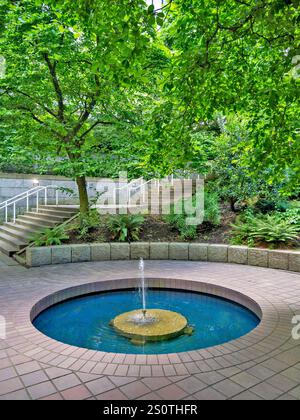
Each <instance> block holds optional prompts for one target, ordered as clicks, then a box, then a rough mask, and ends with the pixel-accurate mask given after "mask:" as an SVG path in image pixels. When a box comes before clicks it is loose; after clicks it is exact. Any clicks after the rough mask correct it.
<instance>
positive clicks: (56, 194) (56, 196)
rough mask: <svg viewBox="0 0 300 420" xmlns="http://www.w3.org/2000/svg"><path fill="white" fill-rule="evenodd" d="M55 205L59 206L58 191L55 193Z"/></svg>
mask: <svg viewBox="0 0 300 420" xmlns="http://www.w3.org/2000/svg"><path fill="white" fill-rule="evenodd" d="M55 205H56V206H58V190H56V191H55Z"/></svg>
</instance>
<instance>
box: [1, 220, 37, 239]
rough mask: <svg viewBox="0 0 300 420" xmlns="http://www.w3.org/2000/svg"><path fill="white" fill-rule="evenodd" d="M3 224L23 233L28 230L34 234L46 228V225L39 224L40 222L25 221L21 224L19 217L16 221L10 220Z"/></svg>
mask: <svg viewBox="0 0 300 420" xmlns="http://www.w3.org/2000/svg"><path fill="white" fill-rule="evenodd" d="M3 226H7V227H8V228H10V229H13V230H14V231H16V232H21V233H23V232H24V233H27V232H28V233H32V234H33V235H34V234H35V233H36V232H38V231H40V230H42V229H44V228H45V226H44V225H39V224H34V225H32V224H24V223H23V224H19V222H18V219H17V220H16V223H12V222H9V223H5V224H4V225H3Z"/></svg>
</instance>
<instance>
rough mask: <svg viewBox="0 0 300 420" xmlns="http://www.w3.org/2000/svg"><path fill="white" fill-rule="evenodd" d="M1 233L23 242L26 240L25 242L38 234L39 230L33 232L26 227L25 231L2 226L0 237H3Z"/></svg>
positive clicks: (0, 227)
mask: <svg viewBox="0 0 300 420" xmlns="http://www.w3.org/2000/svg"><path fill="white" fill-rule="evenodd" d="M1 233H4V234H6V235H10V236H12V237H13V238H16V239H18V240H20V241H23V240H24V239H25V240H28V239H31V238H32V237H33V236H34V235H35V234H36V233H37V230H32V229H30V230H29V229H26V228H24V227H23V229H16V228H15V227H14V225H13V227H11V226H7V225H2V226H0V236H1Z"/></svg>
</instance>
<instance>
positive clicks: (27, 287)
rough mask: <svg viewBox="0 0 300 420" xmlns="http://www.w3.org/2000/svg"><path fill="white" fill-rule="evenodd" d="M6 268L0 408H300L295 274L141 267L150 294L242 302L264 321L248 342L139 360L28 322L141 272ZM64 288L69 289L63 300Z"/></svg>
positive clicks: (168, 264)
mask: <svg viewBox="0 0 300 420" xmlns="http://www.w3.org/2000/svg"><path fill="white" fill-rule="evenodd" d="M10 264H12V263H11V262H10V260H8V259H5V258H0V315H2V316H4V317H5V318H6V321H7V339H6V340H1V339H0V399H16V400H18V399H65V400H68V399H104V400H116V399H117V400H122V399H125V400H126V399H149V400H168V399H186V400H189V399H190V400H195V399H200V400H201V399H250V400H251V399H254V400H255V399H288V400H293V399H298V400H299V399H300V340H293V339H292V336H291V330H292V327H293V325H292V318H293V316H294V315H295V314H298V315H300V276H299V274H297V273H290V272H285V271H279V270H271V269H264V268H256V267H250V266H240V265H230V264H218V263H203V262H187V261H186V262H184V261H146V276H147V277H148V278H151V279H152V282H153V285H155V284H156V283H155V282H157V285H159V286H160V287H166V286H168V287H169V286H170V287H181V288H182V287H186V288H187V289H195V290H199V291H206V292H211V293H214V292H215V293H216V294H219V295H224V296H228V297H230V296H232V297H233V298H234V299H235V300H238V301H240V302H243V301H244V299H245V295H246V296H248V297H249V299H248V298H247V299H248V301H249V302H248V305H251V302H253V301H255V302H257V303H258V305H259V306H260V308H261V310H262V313H263V317H262V322H261V324H260V325H259V326H258V327H257V328H256V329H255V330H253V331H252V332H251V333H250V334H248V335H246V336H245V337H241V338H240V339H239V340H235V341H232V342H230V343H225V344H223V345H220V346H216V347H212V348H208V349H205V350H198V351H190V352H185V353H178V354H169V355H147V356H145V355H122V354H115V353H104V352H96V351H92V350H86V349H81V348H77V347H74V346H68V345H65V344H62V343H59V342H57V341H55V340H52V339H50V338H48V337H46V336H44V335H43V334H41V333H40V332H39V331H37V330H36V329H35V328H34V327H33V326H32V324H31V322H30V316H31V315H32V314H31V315H30V313H31V309H32V307H33V306H34V305H35V310H34V312H38V311H39V310H41V309H42V307H43V305H44V306H45V307H46V306H47V305H49V304H50V303H53V302H55V301H57V300H61V299H62V298H66V297H68V296H72V294H74V293H82V292H85V293H86V292H88V291H90V292H92V291H95V290H102V289H104V290H105V289H109V288H111V287H112V288H117V287H118V286H119V287H128V286H130V285H132V284H134V282H135V281H136V280H133V279H135V278H137V277H138V269H137V262H134V261H122V262H121V261H115V262H112V261H109V262H101V263H100V262H99V263H81V264H73V265H72V264H68V265H59V266H49V267H43V268H34V269H30V270H27V269H25V268H23V267H20V266H16V265H14V264H13V265H10ZM119 279H126V280H120V281H119ZM81 285H82V286H81ZM76 287H78V288H77V289H76ZM68 288H72V289H71V290H66V291H64V292H63V293H61V292H59V291H60V290H62V289H68ZM224 288H227V289H230V290H232V291H233V292H230V294H228V293H229V292H228V291H226V289H224ZM50 294H52V297H50V298H45V297H46V296H48V295H50ZM44 298H45V299H44ZM41 299H44V300H43V301H42V302H43V303H39V304H37V303H38V302H39V301H41ZM250 299H251V300H250ZM36 304H37V305H36ZM255 307H256V308H257V305H255V304H254V303H253V308H254V309H255ZM34 312H33V315H34Z"/></svg>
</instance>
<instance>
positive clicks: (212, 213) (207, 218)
mask: <svg viewBox="0 0 300 420" xmlns="http://www.w3.org/2000/svg"><path fill="white" fill-rule="evenodd" d="M220 221H221V210H220V202H219V196H218V194H217V193H214V192H205V193H204V222H209V223H211V224H212V225H215V226H217V225H219V224H220Z"/></svg>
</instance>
